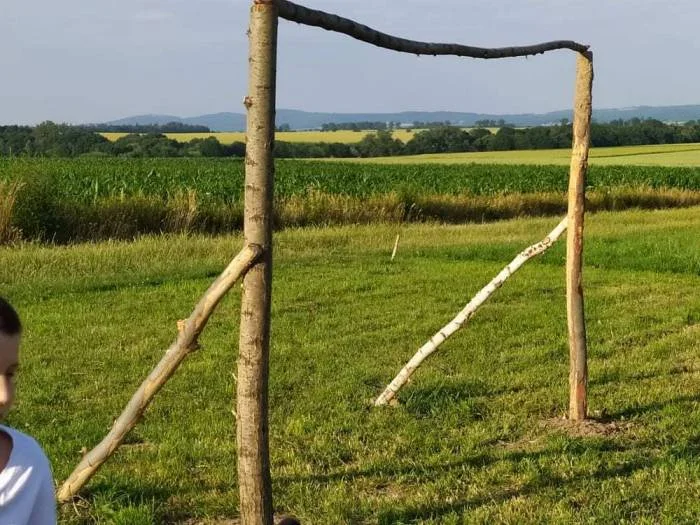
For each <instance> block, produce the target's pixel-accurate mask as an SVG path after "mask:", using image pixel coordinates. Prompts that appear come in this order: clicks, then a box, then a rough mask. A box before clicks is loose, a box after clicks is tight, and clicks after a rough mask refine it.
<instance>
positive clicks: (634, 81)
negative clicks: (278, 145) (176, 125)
mask: <svg viewBox="0 0 700 525" xmlns="http://www.w3.org/2000/svg"><path fill="white" fill-rule="evenodd" d="M250 3H251V2H250V1H249V0H118V1H117V0H98V1H95V0H63V1H61V2H56V1H55V0H0V50H2V51H1V52H0V75H1V77H0V122H2V123H11V122H19V123H36V122H39V121H42V120H47V119H50V120H54V121H60V122H98V121H105V120H111V119H116V118H120V117H125V116H129V115H135V114H141V113H167V114H172V115H179V116H193V115H198V114H203V113H216V112H220V111H234V112H243V107H242V105H241V100H242V98H243V96H244V95H245V91H246V78H245V77H246V64H247V52H248V49H247V38H246V36H245V32H246V27H247V18H248V9H249V5H250ZM302 3H304V5H307V6H308V7H312V8H316V9H323V10H327V11H334V12H336V13H338V14H341V15H343V16H347V17H350V18H355V19H356V20H358V21H360V22H362V23H365V24H367V25H370V26H372V27H375V28H377V29H380V30H383V31H386V32H390V33H393V34H396V35H399V36H404V37H408V38H413V39H420V40H430V41H442V42H458V43H464V44H471V45H480V46H504V45H522V44H531V43H537V42H541V41H545V40H556V39H572V40H577V41H579V42H582V43H587V44H590V45H591V46H592V49H593V51H594V56H595V68H596V84H595V92H594V100H593V102H594V106H595V107H599V108H604V107H626V106H636V105H672V104H696V103H700V89H699V88H700V68H698V67H697V64H698V56H700V54H699V51H700V37H698V36H697V34H698V27H700V1H698V0H665V1H664V0H590V1H586V2H584V1H582V0H493V1H490V2H487V1H484V0H441V1H435V0H305V1H304V2H302ZM279 45H280V51H279V77H278V93H277V100H278V107H283V108H292V109H303V110H308V111H336V112H356V111H357V112H359V111H365V112H381V111H403V110H454V111H474V112H482V113H514V112H522V113H525V112H544V111H550V110H555V109H564V108H568V107H571V99H572V92H573V74H574V64H575V57H574V54H573V53H571V52H567V51H556V52H553V53H548V54H546V55H544V56H543V55H538V56H536V57H530V58H527V59H524V58H519V59H505V60H488V61H484V60H474V59H460V58H456V57H438V58H435V57H416V56H412V55H403V54H398V53H394V52H390V51H385V50H381V49H378V48H374V47H372V46H369V45H367V44H364V43H360V42H356V41H353V40H352V39H350V38H349V37H346V36H344V35H338V34H332V33H329V32H327V31H324V30H322V29H317V28H307V27H302V26H299V25H297V24H293V23H290V22H287V21H284V20H281V21H280V34H279Z"/></svg>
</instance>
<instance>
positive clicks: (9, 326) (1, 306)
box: [0, 297, 22, 335]
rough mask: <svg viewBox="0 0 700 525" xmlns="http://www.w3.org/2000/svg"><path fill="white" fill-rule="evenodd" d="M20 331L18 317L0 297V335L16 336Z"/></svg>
mask: <svg viewBox="0 0 700 525" xmlns="http://www.w3.org/2000/svg"><path fill="white" fill-rule="evenodd" d="M21 331H22V323H21V322H20V320H19V315H17V312H16V311H15V309H14V308H12V305H11V304H10V303H8V302H7V301H6V300H5V299H3V298H2V297H0V333H3V334H5V335H17V334H18V333H20V332H21Z"/></svg>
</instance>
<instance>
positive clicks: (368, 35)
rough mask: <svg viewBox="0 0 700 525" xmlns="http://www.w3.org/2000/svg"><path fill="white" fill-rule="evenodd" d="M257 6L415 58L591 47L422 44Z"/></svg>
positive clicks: (319, 15) (283, 0)
mask: <svg viewBox="0 0 700 525" xmlns="http://www.w3.org/2000/svg"><path fill="white" fill-rule="evenodd" d="M256 3H276V4H277V9H278V14H279V16H280V17H281V18H284V19H285V20H289V21H290V22H297V23H299V24H304V25H307V26H314V27H320V28H323V29H326V30H328V31H334V32H336V33H343V34H345V35H348V36H350V37H352V38H354V39H356V40H360V41H362V42H366V43H368V44H372V45H373V46H377V47H381V48H384V49H390V50H392V51H398V52H400V53H411V54H414V55H433V56H438V55H452V56H458V57H465V58H482V59H492V58H515V57H525V56H530V55H539V54H542V53H546V52H547V51H555V50H558V49H570V50H571V51H576V52H578V53H582V54H587V53H588V49H589V46H587V45H584V44H580V43H578V42H575V41H573V40H555V41H552V42H543V43H541V44H534V45H530V46H516V47H500V48H487V47H475V46H466V45H462V44H444V43H432V42H420V41H418V40H409V39H407V38H401V37H397V36H393V35H389V34H387V33H382V32H381V31H377V30H376V29H372V28H371V27H368V26H366V25H363V24H360V23H358V22H355V21H354V20H350V19H349V18H344V17H342V16H338V15H334V14H331V13H326V12H324V11H319V10H316V9H309V8H308V7H304V6H301V5H298V4H295V3H293V2H289V1H288V0H276V2H275V1H274V0H267V1H265V2H260V1H259V0H258V2H256Z"/></svg>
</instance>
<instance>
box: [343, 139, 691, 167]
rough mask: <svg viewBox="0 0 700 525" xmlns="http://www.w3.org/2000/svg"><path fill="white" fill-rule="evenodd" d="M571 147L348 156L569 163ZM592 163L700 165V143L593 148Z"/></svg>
mask: <svg viewBox="0 0 700 525" xmlns="http://www.w3.org/2000/svg"><path fill="white" fill-rule="evenodd" d="M570 159H571V150H568V149H551V150H547V149H545V150H520V151H477V152H470V153H438V154H427V155H412V156H404V157H377V158H372V159H348V160H349V161H350V162H361V163H364V162H372V163H377V164H433V163H435V164H468V163H478V164H543V165H544V164H547V165H549V164H556V165H568V164H569V162H570ZM590 163H591V164H592V165H597V166H630V165H631V166H700V144H658V145H647V146H620V147H616V148H593V149H591V153H590Z"/></svg>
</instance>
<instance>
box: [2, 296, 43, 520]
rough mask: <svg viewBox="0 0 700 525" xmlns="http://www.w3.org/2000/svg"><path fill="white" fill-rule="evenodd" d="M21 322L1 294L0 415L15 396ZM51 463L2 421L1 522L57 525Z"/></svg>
mask: <svg viewBox="0 0 700 525" xmlns="http://www.w3.org/2000/svg"><path fill="white" fill-rule="evenodd" d="M21 332H22V324H21V323H20V320H19V316H18V315H17V312H15V310H14V308H12V306H11V305H10V304H9V303H8V302H7V301H6V300H5V299H3V298H2V297H0V418H4V417H5V416H6V415H7V413H8V412H9V410H10V408H11V407H12V403H13V402H14V399H15V375H16V374H17V367H18V365H19V342H20V335H21ZM55 523H56V501H55V497H54V488H53V478H52V476H51V465H50V464H49V461H48V459H46V455H45V454H44V452H43V450H41V447H40V446H39V444H38V443H37V442H36V441H34V439H32V438H31V437H29V436H27V435H26V434H23V433H21V432H19V431H17V430H15V429H13V428H9V427H6V426H4V425H0V524H2V525H25V524H26V525H55Z"/></svg>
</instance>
